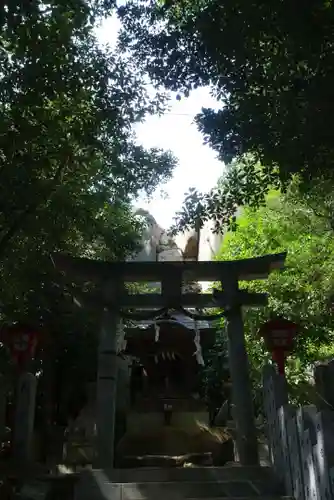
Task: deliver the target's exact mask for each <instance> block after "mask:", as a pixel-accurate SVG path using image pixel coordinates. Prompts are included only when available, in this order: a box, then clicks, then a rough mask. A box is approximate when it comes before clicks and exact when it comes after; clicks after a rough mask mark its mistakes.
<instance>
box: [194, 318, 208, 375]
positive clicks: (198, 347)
mask: <svg viewBox="0 0 334 500" xmlns="http://www.w3.org/2000/svg"><path fill="white" fill-rule="evenodd" d="M194 344H195V347H196V351H195V353H194V356H196V360H197V363H198V364H199V365H201V366H204V365H205V363H204V359H203V355H202V346H201V332H200V330H199V328H198V324H197V321H196V320H195V337H194Z"/></svg>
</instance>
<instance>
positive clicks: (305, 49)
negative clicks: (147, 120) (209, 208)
mask: <svg viewBox="0 0 334 500" xmlns="http://www.w3.org/2000/svg"><path fill="white" fill-rule="evenodd" d="M119 13H120V17H121V20H122V22H123V25H124V29H123V32H122V35H121V44H122V46H123V47H126V48H127V49H128V50H130V51H131V53H132V54H133V56H134V57H135V58H136V60H137V62H138V64H141V65H142V67H143V68H145V70H146V71H147V72H148V74H149V75H150V77H151V78H152V80H153V82H155V83H156V84H163V85H165V86H166V87H167V88H168V89H171V90H174V91H177V92H179V93H180V94H185V95H187V94H188V93H189V92H190V91H191V90H192V89H194V88H196V87H199V86H210V87H211V89H212V94H213V95H214V96H215V97H216V98H217V99H218V101H219V102H220V103H221V109H220V110H218V111H214V110H212V109H203V110H202V113H201V114H200V115H198V116H197V118H196V121H197V124H198V126H199V128H200V130H201V131H202V132H203V135H204V140H205V142H207V143H209V144H210V145H211V146H212V147H213V148H214V149H215V150H216V151H217V152H218V154H219V157H220V158H221V159H222V160H224V161H225V162H226V163H227V164H229V163H230V162H231V161H232V160H234V159H237V160H238V159H240V158H242V157H243V156H244V155H245V154H246V155H250V156H248V159H249V158H250V157H251V158H252V159H253V171H252V169H249V170H248V172H247V176H248V175H251V176H253V175H254V170H256V165H257V164H258V163H259V162H260V163H261V164H262V165H263V166H265V168H266V172H267V174H268V175H269V177H271V176H272V175H273V174H274V175H277V173H278V174H279V180H280V181H281V182H283V183H285V182H286V181H289V179H290V178H291V176H292V175H293V174H295V173H299V174H300V175H301V177H302V179H303V180H304V182H305V185H306V186H309V185H310V182H311V181H312V179H314V178H317V177H319V176H320V177H323V178H326V179H330V180H332V179H333V159H334V151H333V144H334V141H333V132H332V127H331V122H332V116H333V104H332V103H333V102H334V99H333V97H334V96H333V92H334V90H333V89H334V85H333V82H334V73H333V67H334V55H333V54H334V51H333V44H334V40H333V36H332V31H333V25H334V5H333V3H332V2H331V1H327V0H312V1H310V2H307V5H303V8H302V9H301V8H300V5H299V4H297V3H293V2H289V1H288V0H283V1H278V0H277V1H274V0H273V1H266V0H254V1H252V2H249V1H248V0H242V1H240V2H238V3H237V4H236V3H235V1H234V0H224V1H223V2H222V1H220V0H194V1H193V0H192V1H187V0H175V1H170V0H152V1H151V2H143V1H141V0H138V1H135V0H132V1H129V2H127V4H126V6H122V7H120V9H119ZM246 178H247V177H246ZM257 181H258V182H259V183H260V187H259V188H258V189H257V190H256V191H257V192H258V191H259V189H260V190H261V191H268V188H269V189H270V185H269V187H268V179H267V176H262V177H261V178H257ZM269 184H270V183H269ZM249 185H250V188H249V189H247V192H246V195H247V196H246V197H247V198H248V199H251V200H252V202H253V203H254V204H255V205H256V204H257V198H256V197H255V198H252V188H253V182H252V178H250V180H249ZM246 188H247V186H246ZM202 199H203V198H201V200H202ZM212 201H214V200H212ZM246 203H247V202H246Z"/></svg>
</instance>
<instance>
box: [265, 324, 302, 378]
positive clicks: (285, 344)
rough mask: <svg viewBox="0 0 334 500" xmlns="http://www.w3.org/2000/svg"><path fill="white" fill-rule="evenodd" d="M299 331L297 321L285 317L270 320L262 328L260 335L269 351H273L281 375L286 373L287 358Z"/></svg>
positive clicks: (273, 358)
mask: <svg viewBox="0 0 334 500" xmlns="http://www.w3.org/2000/svg"><path fill="white" fill-rule="evenodd" d="M297 333H298V326H297V325H296V323H294V322H293V321H289V320H287V319H284V318H277V319H272V320H269V321H267V322H266V323H265V324H264V325H262V327H261V328H260V335H261V337H263V339H264V342H265V344H266V347H267V349H268V351H270V352H271V356H272V360H273V361H274V362H275V363H276V365H277V368H278V373H279V374H280V375H285V362H286V358H287V357H288V356H289V354H290V353H291V352H292V350H293V347H294V339H295V337H296V335H297Z"/></svg>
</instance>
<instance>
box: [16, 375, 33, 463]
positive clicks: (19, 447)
mask: <svg viewBox="0 0 334 500" xmlns="http://www.w3.org/2000/svg"><path fill="white" fill-rule="evenodd" d="M36 389H37V379H36V377H35V375H33V374H32V373H28V372H25V373H22V375H20V378H19V381H18V386H17V399H16V410H15V424H14V439H13V455H14V459H16V460H17V461H19V462H24V463H26V462H28V461H29V460H30V459H31V458H32V444H33V432H34V419H35V405H36Z"/></svg>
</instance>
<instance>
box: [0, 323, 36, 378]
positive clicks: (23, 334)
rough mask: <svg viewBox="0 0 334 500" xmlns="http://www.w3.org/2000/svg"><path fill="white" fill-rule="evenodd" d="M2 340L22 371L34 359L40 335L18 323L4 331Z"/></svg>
mask: <svg viewBox="0 0 334 500" xmlns="http://www.w3.org/2000/svg"><path fill="white" fill-rule="evenodd" d="M1 340H2V342H3V343H4V344H5V345H7V347H8V348H9V350H10V352H11V355H12V358H13V360H14V362H15V363H16V364H17V366H18V367H19V368H20V369H22V368H23V367H24V366H25V365H26V363H27V361H29V359H32V358H33V357H34V354H35V350H36V346H37V342H38V333H37V331H36V330H34V329H32V328H30V327H29V326H26V325H22V324H19V323H16V324H14V325H10V326H6V327H4V328H3V329H2V332H1Z"/></svg>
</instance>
